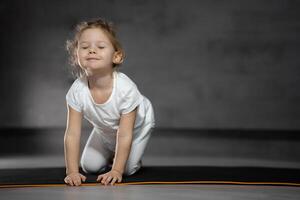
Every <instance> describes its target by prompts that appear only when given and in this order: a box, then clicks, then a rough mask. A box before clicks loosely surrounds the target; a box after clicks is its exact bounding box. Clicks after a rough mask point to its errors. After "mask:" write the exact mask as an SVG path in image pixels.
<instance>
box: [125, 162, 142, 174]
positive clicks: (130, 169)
mask: <svg viewBox="0 0 300 200" xmlns="http://www.w3.org/2000/svg"><path fill="white" fill-rule="evenodd" d="M141 166H142V164H141V162H138V163H135V164H132V163H127V164H126V167H125V171H124V175H126V176H130V175H132V174H134V173H136V172H137V171H138V170H139V169H140V168H141Z"/></svg>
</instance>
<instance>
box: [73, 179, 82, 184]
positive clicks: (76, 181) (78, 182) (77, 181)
mask: <svg viewBox="0 0 300 200" xmlns="http://www.w3.org/2000/svg"><path fill="white" fill-rule="evenodd" d="M74 185H75V186H79V185H81V179H79V178H78V179H76V180H75V181H74Z"/></svg>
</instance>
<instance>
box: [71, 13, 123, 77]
mask: <svg viewBox="0 0 300 200" xmlns="http://www.w3.org/2000/svg"><path fill="white" fill-rule="evenodd" d="M91 28H100V29H101V30H102V31H104V33H105V34H106V35H107V37H108V38H109V40H110V42H111V43H112V45H113V47H114V49H115V51H116V52H119V53H120V55H121V60H123V59H124V57H125V52H124V50H123V48H122V46H121V43H120V42H119V40H118V38H117V36H116V31H115V26H114V24H113V23H111V22H108V21H105V20H103V19H101V18H98V19H93V20H90V21H83V22H80V23H79V24H78V25H77V26H76V28H75V31H74V32H75V34H74V38H73V39H72V40H67V42H66V49H67V51H68V53H69V63H70V65H71V66H72V72H73V75H74V76H76V77H82V76H85V72H84V70H83V69H82V68H81V67H80V66H79V64H78V60H77V52H76V51H77V48H78V41H79V38H80V36H81V34H82V33H83V32H84V31H85V30H87V29H91ZM120 64H121V63H113V67H114V68H116V67H118V66H120Z"/></svg>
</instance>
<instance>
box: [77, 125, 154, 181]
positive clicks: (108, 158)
mask: <svg viewBox="0 0 300 200" xmlns="http://www.w3.org/2000/svg"><path fill="white" fill-rule="evenodd" d="M144 131H146V132H147V133H146V134H145V132H144ZM143 132H144V133H143V135H145V137H143V138H137V139H136V140H133V141H132V145H131V150H130V154H129V157H128V159H127V162H126V167H125V171H124V175H127V176H128V175H132V174H134V173H135V172H136V171H138V170H139V169H140V168H141V159H142V156H143V154H144V150H145V148H146V145H147V143H148V141H149V138H150V135H151V132H152V127H149V128H147V127H145V128H143ZM114 154H115V142H114V143H111V142H107V140H105V137H104V136H103V135H102V134H101V133H99V132H98V131H95V129H94V130H93V131H92V133H91V135H90V136H89V138H88V140H87V143H86V145H85V147H84V150H83V153H82V156H81V161H80V164H81V167H82V169H83V171H84V172H86V173H101V172H103V171H104V170H105V169H106V168H107V167H108V165H109V164H112V161H113V157H114Z"/></svg>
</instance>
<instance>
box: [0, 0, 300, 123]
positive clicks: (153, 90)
mask: <svg viewBox="0 0 300 200" xmlns="http://www.w3.org/2000/svg"><path fill="white" fill-rule="evenodd" d="M299 8H300V1H292V0H282V1H278V0H277V1H276V0H274V1H271V0H270V1H267V0H265V1H263V0H256V1H253V0H249V1H246V0H232V1H216V0H214V1H212V0H206V1H198V0H188V1H179V0H177V1H174V0H173V1H171V0H170V1H150V0H141V1H138V0H131V1H124V0H123V1H121V0H119V1H108V0H107V1H100V0H88V1H87V0H84V1H71V0H67V1H40V0H31V1H20V0H3V1H1V2H0V13H1V18H0V22H1V33H0V34H1V35H0V45H1V49H0V56H1V68H0V70H1V79H0V89H1V98H0V111H1V112H0V126H1V127H9V126H17V127H63V126H64V125H65V121H66V119H65V118H66V109H65V94H66V92H67V90H68V88H69V87H70V84H71V81H72V78H71V76H70V75H69V72H68V70H67V54H66V52H65V50H64V44H65V41H66V39H68V38H70V37H71V31H72V28H73V27H74V25H75V24H76V23H77V22H78V21H81V20H85V19H89V18H94V17H99V16H101V17H104V18H106V19H109V20H112V21H114V22H115V23H116V24H117V25H118V30H119V36H120V39H121V41H122V43H123V46H124V47H125V50H126V54H127V58H126V60H125V63H124V65H123V66H122V71H123V72H124V73H126V74H127V75H128V76H130V77H131V78H132V79H133V80H135V82H136V83H137V85H138V86H139V88H140V90H141V92H142V93H143V94H144V95H145V96H147V97H148V98H149V99H150V100H151V101H152V102H153V105H154V108H155V112H156V120H157V126H158V127H173V128H245V129H247V128H257V129H260V128H270V129H299V128H300V123H299V122H300V93H299V89H300V66H299V64H300V56H299V50H300V37H299V35H300V34H299V33H300V12H299V11H300V9H299Z"/></svg>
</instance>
